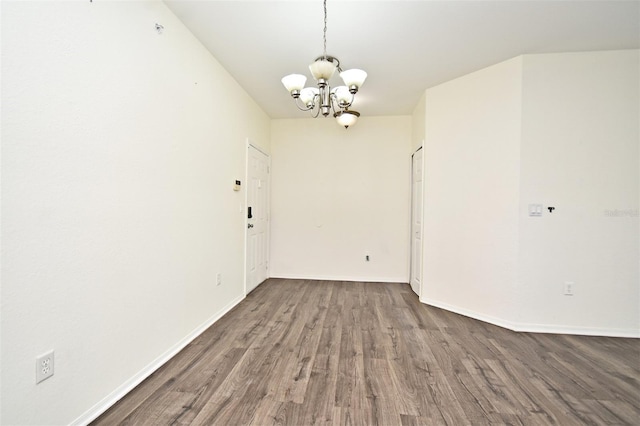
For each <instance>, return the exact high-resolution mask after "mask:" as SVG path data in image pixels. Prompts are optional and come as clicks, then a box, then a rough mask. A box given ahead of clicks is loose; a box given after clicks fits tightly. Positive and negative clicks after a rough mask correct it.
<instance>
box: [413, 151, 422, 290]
mask: <svg viewBox="0 0 640 426" xmlns="http://www.w3.org/2000/svg"><path fill="white" fill-rule="evenodd" d="M423 146H424V142H423V144H422V145H420V147H419V148H418V149H416V150H415V151H414V152H413V153H412V154H411V201H410V203H411V206H410V216H411V217H410V220H409V222H410V225H409V229H410V231H409V232H410V238H409V286H410V287H411V289H412V290H413V285H412V283H413V266H414V255H413V252H414V244H413V235H414V234H413V219H414V217H413V207H414V206H413V203H414V197H413V190H414V188H413V185H414V184H413V172H414V166H413V163H414V161H413V160H414V157H415V155H416V154H417V153H418V152H420V151H422V148H423ZM424 175H425V173H424V151H423V152H422V188H421V192H422V193H421V197H420V199H421V201H422V207H421V209H420V215H421V216H422V217H421V218H420V257H419V259H418V263H419V267H420V268H419V270H420V273H419V278H420V285H419V288H418V298H420V297H422V286H423V278H424V274H423V266H424V265H423V264H424V260H423V259H424V256H423V254H424V241H423V240H424ZM413 291H415V290H413Z"/></svg>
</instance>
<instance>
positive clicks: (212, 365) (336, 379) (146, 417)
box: [94, 279, 640, 426]
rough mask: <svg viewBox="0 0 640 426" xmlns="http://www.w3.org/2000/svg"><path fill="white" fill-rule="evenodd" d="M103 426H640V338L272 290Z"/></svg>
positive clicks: (364, 287)
mask: <svg viewBox="0 0 640 426" xmlns="http://www.w3.org/2000/svg"><path fill="white" fill-rule="evenodd" d="M94 424H96V425H114V424H132V425H133V424H135V425H165V424H181V425H249V424H251V425H271V424H277V425H311V424H336V425H374V424H378V425H407V426H408V425H441V424H442V425H445V424H446V425H484V424H516V425H517V424H524V425H540V424H560V425H583V424H596V425H601V424H606V425H620V424H640V340H638V339H621V338H603V337H581V336H565V335H549V334H530V333H515V332H512V331H508V330H505V329H502V328H499V327H496V326H492V325H489V324H485V323H483V322H480V321H476V320H473V319H470V318H466V317H464V316H460V315H457V314H453V313H450V312H447V311H444V310H440V309H437V308H433V307H429V306H425V305H423V304H421V303H419V302H418V298H417V297H416V296H415V295H414V294H413V293H412V292H411V289H410V287H409V286H408V285H406V284H380V283H350V282H329V281H303V280H281V279H271V280H269V281H267V282H265V283H264V284H263V285H261V286H260V287H258V288H257V289H256V290H255V291H254V292H252V293H251V294H249V296H248V297H247V298H246V300H244V301H243V302H242V303H240V304H239V305H238V306H236V308H234V309H233V310H232V311H231V312H229V313H228V314H227V315H225V316H224V317H223V318H221V319H220V320H219V321H218V322H217V323H216V324H214V325H213V326H212V327H210V328H209V329H208V330H207V331H205V332H204V333H203V334H202V335H200V336H199V337H198V338H197V339H195V340H194V341H193V342H192V343H191V344H189V345H188V346H187V347H186V348H185V349H184V350H183V351H182V352H180V353H179V354H178V355H177V356H175V357H174V358H173V359H172V360H171V361H169V362H168V363H167V364H166V365H165V366H163V367H162V368H160V369H159V370H158V371H156V372H155V373H154V374H153V375H152V376H150V377H149V378H148V379H147V380H146V381H144V382H143V383H141V384H140V385H139V386H138V387H137V388H136V389H134V390H133V391H132V392H131V393H130V394H129V395H127V396H126V397H125V398H123V399H122V400H121V401H119V402H118V403H117V404H116V405H114V406H113V407H112V408H111V409H109V410H108V411H107V412H105V413H104V414H103V415H102V416H101V417H99V418H98V419H97V420H96V421H95V422H94Z"/></svg>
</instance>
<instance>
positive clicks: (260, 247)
mask: <svg viewBox="0 0 640 426" xmlns="http://www.w3.org/2000/svg"><path fill="white" fill-rule="evenodd" d="M246 212H247V255H246V268H247V277H246V291H247V293H249V292H250V291H251V290H253V289H254V288H256V287H257V286H258V285H259V284H260V283H262V282H263V281H264V280H266V279H267V278H268V277H269V157H268V156H267V155H266V154H264V153H262V152H260V151H259V150H257V149H256V148H254V147H253V146H251V145H249V148H248V152H247V210H246Z"/></svg>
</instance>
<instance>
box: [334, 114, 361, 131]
mask: <svg viewBox="0 0 640 426" xmlns="http://www.w3.org/2000/svg"><path fill="white" fill-rule="evenodd" d="M335 117H336V121H337V122H338V124H339V125H341V126H344V128H345V129H348V128H349V126H353V125H354V124H356V121H358V117H360V113H359V112H356V111H340V112H338V113H336V114H335Z"/></svg>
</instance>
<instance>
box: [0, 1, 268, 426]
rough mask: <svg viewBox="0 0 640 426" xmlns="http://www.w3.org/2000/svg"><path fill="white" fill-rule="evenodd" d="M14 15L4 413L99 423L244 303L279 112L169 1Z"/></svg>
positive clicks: (7, 100)
mask: <svg viewBox="0 0 640 426" xmlns="http://www.w3.org/2000/svg"><path fill="white" fill-rule="evenodd" d="M2 14H3V16H2V18H3V20H2V55H3V57H2V313H1V315H2V316H1V324H2V379H1V382H2V419H1V421H0V423H2V424H7V425H9V424H69V423H71V422H72V421H74V420H75V419H79V420H80V421H86V420H87V417H82V416H83V415H84V414H87V415H90V414H91V413H92V412H93V413H94V414H95V412H94V411H92V408H91V407H93V406H94V405H95V404H98V406H100V405H102V406H104V403H105V402H108V401H109V400H110V398H111V400H113V398H116V397H118V396H121V395H122V392H124V391H125V390H126V389H128V387H129V386H132V385H133V384H135V382H136V380H140V379H141V378H144V376H145V375H146V374H148V373H150V371H152V369H153V368H154V367H157V366H158V365H159V364H160V363H161V362H162V361H163V360H165V359H166V358H167V357H168V356H170V355H171V354H172V353H173V352H174V351H175V350H177V349H179V347H180V345H182V344H184V343H185V342H188V340H189V338H191V337H193V335H194V333H196V332H197V331H198V330H200V329H201V327H203V326H206V325H207V324H209V323H210V322H211V321H212V320H214V319H215V318H217V316H219V315H220V314H221V313H223V312H224V311H225V309H227V308H229V307H230V306H232V305H233V304H234V303H236V302H237V301H239V300H241V299H242V298H243V296H244V285H243V279H244V275H243V274H244V267H243V262H244V214H242V213H241V212H240V211H239V208H240V207H241V206H242V205H243V203H244V193H243V192H240V193H236V192H234V191H233V190H232V184H233V182H234V180H235V179H243V177H244V175H245V155H246V142H245V141H246V138H247V137H250V138H251V139H252V140H253V141H254V142H255V143H257V144H259V145H261V146H262V147H263V148H264V149H269V125H270V124H269V118H268V117H267V116H266V115H265V114H264V113H263V112H262V111H261V110H260V109H259V108H258V107H257V106H256V104H255V103H254V102H253V101H252V100H251V99H250V98H249V96H248V95H247V94H246V93H245V92H244V91H243V90H241V88H240V87H239V86H238V84H237V83H236V82H235V80H234V79H233V78H232V77H231V76H230V75H229V74H228V73H227V72H226V71H225V70H224V69H223V68H222V67H221V66H220V65H219V64H218V63H217V62H216V61H215V60H214V59H213V58H212V57H211V55H210V54H209V53H208V52H207V51H206V50H205V49H204V47H203V46H201V45H200V43H198V42H197V41H196V40H195V38H194V37H193V36H192V35H191V33H190V32H189V31H188V30H187V29H186V28H185V27H184V26H183V25H182V24H181V22H180V21H179V20H178V19H177V18H176V17H175V16H174V15H173V14H172V13H171V12H170V11H169V10H168V9H167V8H166V7H165V6H164V4H163V3H162V2H93V3H89V2H3V4H2ZM156 22H158V23H161V24H162V25H164V27H165V31H164V33H163V34H162V35H159V34H158V33H157V32H156V31H155V28H154V23H156ZM218 272H220V273H221V274H222V279H223V283H222V285H221V286H220V287H216V273H218ZM50 349H54V350H55V375H54V376H53V377H52V378H50V379H48V380H46V381H44V382H42V383H41V384H39V385H36V384H35V373H34V371H35V357H36V356H38V355H40V354H42V353H44V352H46V351H48V350H50ZM83 413H84V414H83Z"/></svg>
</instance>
